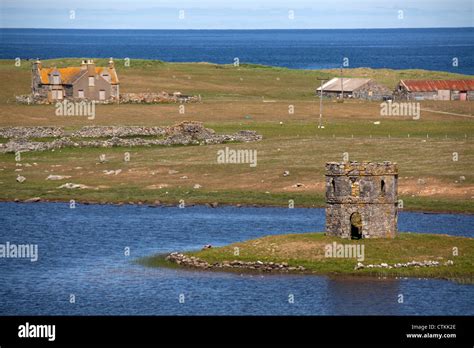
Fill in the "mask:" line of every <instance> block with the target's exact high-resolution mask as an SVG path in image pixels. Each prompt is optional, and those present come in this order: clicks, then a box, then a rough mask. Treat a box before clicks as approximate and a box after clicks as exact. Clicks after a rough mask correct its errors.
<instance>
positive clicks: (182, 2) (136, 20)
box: [0, 0, 474, 29]
mask: <svg viewBox="0 0 474 348" xmlns="http://www.w3.org/2000/svg"><path fill="white" fill-rule="evenodd" d="M473 4H474V0H456V1H449V0H333V1H331V0H329V1H328V0H325V1H322V0H287V1H283V0H230V1H229V0H173V1H163V0H162V1H160V0H158V1H152V0H100V1H99V0H81V1H76V0H66V1H64V0H61V1H58V0H51V1H48V0H44V1H38V0H35V1H32V0H1V1H0V27H2V28H63V29H67V28H69V29H350V28H434V27H473V26H474V25H473V24H474V12H473V7H474V5H473Z"/></svg>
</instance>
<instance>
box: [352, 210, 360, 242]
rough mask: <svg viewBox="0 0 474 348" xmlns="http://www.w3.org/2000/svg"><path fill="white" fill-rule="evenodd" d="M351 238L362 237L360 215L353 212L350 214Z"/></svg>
mask: <svg viewBox="0 0 474 348" xmlns="http://www.w3.org/2000/svg"><path fill="white" fill-rule="evenodd" d="M350 220H351V221H350V222H351V239H361V238H362V217H361V216H360V214H359V213H357V212H355V213H352V215H351V219H350Z"/></svg>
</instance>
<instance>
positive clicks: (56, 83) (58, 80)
mask: <svg viewBox="0 0 474 348" xmlns="http://www.w3.org/2000/svg"><path fill="white" fill-rule="evenodd" d="M60 83H61V80H60V78H59V75H53V84H54V85H59V84H60Z"/></svg>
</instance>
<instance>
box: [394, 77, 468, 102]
mask: <svg viewBox="0 0 474 348" xmlns="http://www.w3.org/2000/svg"><path fill="white" fill-rule="evenodd" d="M394 96H395V99H398V100H461V101H466V100H474V79H473V80H401V81H400V82H399V83H398V85H397V87H396V89H395V92H394Z"/></svg>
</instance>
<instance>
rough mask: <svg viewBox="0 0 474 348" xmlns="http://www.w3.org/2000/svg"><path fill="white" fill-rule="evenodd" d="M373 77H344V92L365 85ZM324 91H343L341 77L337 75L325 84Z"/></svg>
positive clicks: (319, 88)
mask: <svg viewBox="0 0 474 348" xmlns="http://www.w3.org/2000/svg"><path fill="white" fill-rule="evenodd" d="M370 80H371V79H362V78H343V79H342V83H343V86H344V92H352V91H354V90H355V89H357V88H359V87H361V86H363V85H365V84H366V83H367V82H369V81H370ZM320 90H321V87H318V89H317V91H320ZM323 91H326V92H341V78H339V77H335V78H333V79H331V80H329V81H328V82H326V83H325V84H324V85H323Z"/></svg>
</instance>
